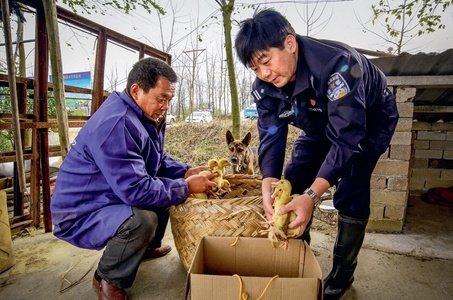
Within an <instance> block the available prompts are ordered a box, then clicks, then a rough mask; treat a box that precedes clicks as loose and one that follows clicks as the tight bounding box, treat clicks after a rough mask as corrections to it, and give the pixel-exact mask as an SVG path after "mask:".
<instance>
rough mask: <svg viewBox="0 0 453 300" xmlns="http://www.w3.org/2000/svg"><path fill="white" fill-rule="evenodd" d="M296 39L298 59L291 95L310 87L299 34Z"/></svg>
mask: <svg viewBox="0 0 453 300" xmlns="http://www.w3.org/2000/svg"><path fill="white" fill-rule="evenodd" d="M296 41H297V44H298V46H299V47H298V51H299V54H298V56H297V57H298V58H297V59H298V60H297V71H296V85H295V86H294V93H293V95H297V94H299V93H302V92H303V91H305V90H306V89H308V88H309V87H310V82H309V80H310V73H309V69H308V65H307V62H306V61H305V55H304V51H303V48H304V45H303V40H302V37H301V36H300V35H298V36H297V37H296Z"/></svg>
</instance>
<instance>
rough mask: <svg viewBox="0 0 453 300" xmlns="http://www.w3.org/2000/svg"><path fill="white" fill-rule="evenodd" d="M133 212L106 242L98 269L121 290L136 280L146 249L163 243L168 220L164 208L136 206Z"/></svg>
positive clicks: (104, 277)
mask: <svg viewBox="0 0 453 300" xmlns="http://www.w3.org/2000/svg"><path fill="white" fill-rule="evenodd" d="M132 211H133V215H132V216H131V217H130V218H129V219H127V220H126V221H124V223H123V224H121V226H120V227H119V228H118V230H117V232H116V234H115V236H113V237H112V238H111V239H110V240H109V241H108V242H107V245H106V247H105V249H104V253H103V255H102V257H101V259H100V261H99V264H98V269H97V271H96V272H97V274H98V275H99V276H100V277H101V278H102V279H104V280H105V281H107V282H108V283H109V284H111V285H113V286H115V287H117V288H122V289H125V288H129V287H131V286H132V284H133V283H134V280H135V276H136V275H137V271H138V267H139V266H140V262H141V260H142V258H143V255H144V254H145V252H146V250H147V249H148V248H152V249H153V248H158V247H160V246H161V241H162V238H163V237H164V234H165V229H166V227H167V224H168V219H169V213H168V209H165V208H153V209H144V208H138V207H133V208H132Z"/></svg>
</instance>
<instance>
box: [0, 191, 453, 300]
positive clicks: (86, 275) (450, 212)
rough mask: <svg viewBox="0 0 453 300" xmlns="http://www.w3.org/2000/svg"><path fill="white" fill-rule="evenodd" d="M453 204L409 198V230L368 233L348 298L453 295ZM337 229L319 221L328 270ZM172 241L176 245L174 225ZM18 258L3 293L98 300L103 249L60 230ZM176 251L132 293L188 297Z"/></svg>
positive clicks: (321, 254) (317, 248) (4, 278)
mask: <svg viewBox="0 0 453 300" xmlns="http://www.w3.org/2000/svg"><path fill="white" fill-rule="evenodd" d="M452 220H453V208H449V207H443V206H436V205H433V204H427V203H424V202H423V201H421V200H420V198H419V197H411V198H410V200H409V205H408V211H407V218H406V226H405V230H404V233H402V234H383V233H367V235H366V238H365V242H364V246H363V248H362V250H361V252H360V255H359V264H358V267H357V270H356V273H355V278H356V280H355V282H354V284H353V287H352V288H351V289H350V290H349V291H348V292H347V293H346V294H345V296H344V297H343V299H345V300H353V299H367V300H373V299H377V300H379V299H389V300H391V299H410V300H413V299H453V235H452V232H453V221H452ZM335 234H336V227H335V226H334V225H330V224H328V223H327V222H325V221H324V220H319V219H315V222H314V225H313V230H312V243H311V247H312V250H313V251H314V252H315V254H316V256H317V258H318V261H319V264H320V266H321V269H322V271H323V275H324V276H326V275H327V273H328V272H329V270H330V266H331V256H332V255H331V251H332V246H333V243H334V239H335ZM164 243H168V244H170V245H173V246H174V243H173V239H172V236H171V230H170V227H169V228H168V230H167V235H166V236H165V239H164ZM13 245H14V255H15V258H16V264H15V265H14V266H13V267H12V268H10V269H9V270H6V271H4V272H3V273H1V274H0V298H1V299H3V300H9V299H11V300H12V299H14V300H21V299H95V293H94V292H93V290H92V288H91V279H92V276H93V272H94V270H95V268H96V265H97V262H98V259H99V257H100V256H101V252H99V251H89V250H83V249H78V248H76V247H74V246H71V245H70V244H68V243H66V242H63V241H60V240H58V239H56V238H55V237H54V236H53V235H52V233H43V232H42V231H39V230H38V231H35V232H33V231H31V230H30V232H29V233H28V234H25V235H24V236H21V237H17V238H15V239H14V240H13ZM173 248H174V250H173V251H172V252H171V253H170V254H169V255H167V256H165V257H163V258H160V259H156V260H151V261H146V262H144V263H142V265H141V266H140V269H139V272H138V274H137V278H136V281H135V283H134V286H133V287H132V288H130V289H128V290H127V293H128V295H129V297H130V299H157V300H163V299H183V297H184V291H185V281H186V275H187V273H186V271H185V269H184V267H183V265H182V263H181V261H180V260H179V256H178V253H177V251H176V249H175V247H173Z"/></svg>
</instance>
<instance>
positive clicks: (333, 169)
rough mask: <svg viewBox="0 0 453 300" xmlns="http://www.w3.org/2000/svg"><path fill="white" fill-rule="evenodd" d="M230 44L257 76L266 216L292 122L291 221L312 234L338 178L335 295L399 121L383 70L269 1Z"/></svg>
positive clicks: (347, 275) (348, 277) (331, 283)
mask: <svg viewBox="0 0 453 300" xmlns="http://www.w3.org/2000/svg"><path fill="white" fill-rule="evenodd" d="M235 46H236V51H237V54H238V56H239V58H240V60H241V61H242V63H243V64H244V65H245V66H247V67H249V68H251V69H252V70H253V71H254V72H255V74H256V76H257V78H256V80H255V82H254V84H253V91H252V95H253V96H254V98H255V102H256V105H257V110H258V114H259V118H258V131H259V136H260V148H259V162H260V168H261V171H262V174H263V187H262V192H263V205H264V210H265V213H266V216H267V218H268V219H269V220H270V219H271V218H272V215H273V213H274V209H273V206H272V202H273V199H271V194H272V186H273V183H275V182H276V181H278V180H279V179H280V177H281V174H282V169H283V165H284V158H285V148H286V138H287V133H288V125H289V124H291V125H293V126H296V127H297V128H300V129H302V131H301V134H300V136H299V137H298V138H297V140H296V141H295V143H294V146H293V150H292V154H291V160H290V161H289V162H288V163H287V166H286V168H285V171H284V177H285V178H286V179H288V180H289V181H290V182H291V183H292V186H293V190H292V193H293V194H295V193H299V194H301V196H299V197H297V198H295V199H294V200H293V201H291V202H290V203H289V204H287V205H286V206H284V207H283V208H282V209H281V210H280V211H279V213H280V214H285V213H287V212H289V211H294V212H295V213H296V215H297V218H296V219H295V220H294V221H293V222H291V223H290V224H289V228H294V227H297V226H301V230H300V233H299V235H300V238H302V239H304V240H306V241H307V242H310V233H309V230H310V225H311V220H312V216H313V210H314V208H315V207H316V206H317V205H318V204H319V202H320V196H321V195H322V194H323V193H324V192H326V191H327V189H328V188H329V187H330V186H333V185H336V192H335V195H334V206H335V208H336V209H337V210H338V211H339V221H338V235H337V240H336V242H335V246H334V250H333V252H334V258H333V267H332V270H331V272H330V274H329V275H328V276H327V277H326V278H325V279H324V295H325V299H339V298H340V297H341V296H342V295H343V294H344V293H345V291H346V290H347V289H348V288H349V287H350V286H351V284H352V282H353V280H354V276H353V274H354V270H355V267H356V265H357V256H358V253H359V251H360V248H361V246H362V243H363V239H364V236H365V228H366V225H367V222H368V218H369V215H370V178H371V173H372V171H373V169H374V167H375V165H376V163H377V161H378V159H379V156H380V155H381V154H382V153H384V152H385V150H386V149H387V147H388V146H389V143H390V140H391V138H392V135H393V133H394V131H395V127H396V123H397V121H398V112H397V108H396V103H395V97H394V96H393V95H392V93H391V92H390V91H389V89H388V88H387V83H386V78H385V76H384V74H383V73H382V72H381V71H380V70H379V69H378V68H377V67H375V66H374V65H373V64H371V63H370V62H369V61H368V60H367V59H366V58H365V57H364V56H363V55H361V54H360V53H358V52H357V51H356V50H354V49H353V48H352V47H349V46H347V45H345V44H342V43H339V42H333V41H321V40H316V39H313V38H309V37H302V36H299V35H297V34H296V33H295V31H294V29H293V28H292V26H291V24H290V23H289V22H288V21H287V20H286V18H285V17H283V16H282V15H281V14H280V13H278V12H276V11H273V10H262V11H260V12H258V13H257V14H256V15H255V16H254V17H253V18H250V19H247V20H245V21H243V22H242V23H241V28H240V31H239V32H238V35H237V37H236V41H235Z"/></svg>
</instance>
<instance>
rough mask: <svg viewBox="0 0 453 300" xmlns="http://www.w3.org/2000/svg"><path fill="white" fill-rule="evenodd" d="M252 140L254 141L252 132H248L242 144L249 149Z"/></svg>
mask: <svg viewBox="0 0 453 300" xmlns="http://www.w3.org/2000/svg"><path fill="white" fill-rule="evenodd" d="M251 139H252V134H251V133H250V132H248V133H247V134H246V135H245V136H244V138H243V139H242V143H243V144H244V145H245V146H246V147H247V146H248V145H249V144H250V140H251Z"/></svg>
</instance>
